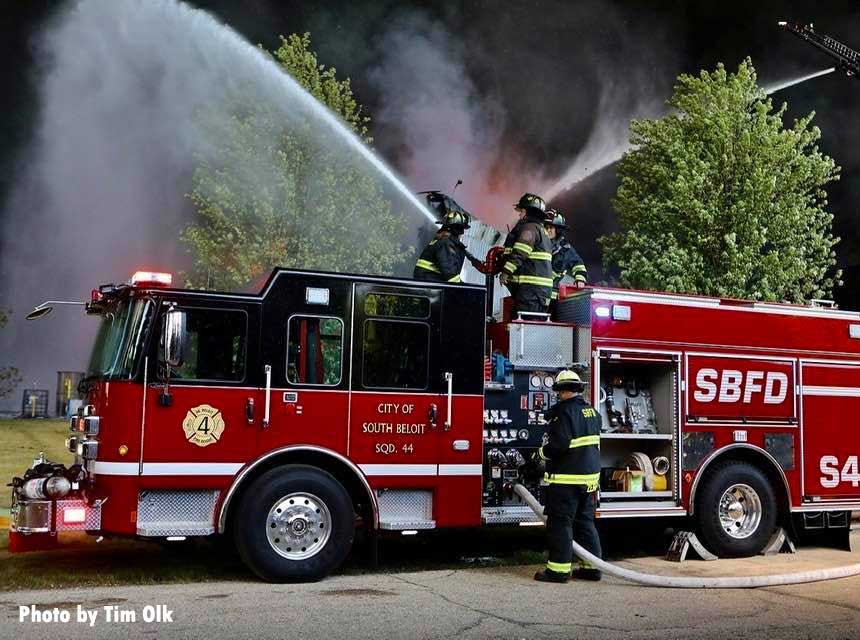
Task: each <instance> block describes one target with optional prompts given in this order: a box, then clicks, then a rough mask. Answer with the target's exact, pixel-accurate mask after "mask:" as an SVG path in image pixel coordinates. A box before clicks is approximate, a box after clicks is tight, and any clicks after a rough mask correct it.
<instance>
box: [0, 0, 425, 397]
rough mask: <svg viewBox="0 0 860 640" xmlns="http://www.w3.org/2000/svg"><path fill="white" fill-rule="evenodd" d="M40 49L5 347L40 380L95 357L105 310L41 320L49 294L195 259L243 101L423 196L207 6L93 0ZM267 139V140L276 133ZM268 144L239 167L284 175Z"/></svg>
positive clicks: (273, 179)
mask: <svg viewBox="0 0 860 640" xmlns="http://www.w3.org/2000/svg"><path fill="white" fill-rule="evenodd" d="M35 46H36V47H37V49H38V55H37V58H38V59H39V60H41V61H43V64H42V68H41V81H40V89H39V101H40V112H39V115H38V122H37V127H36V133H35V139H34V140H33V143H32V145H31V146H30V148H29V149H28V151H27V152H26V154H25V155H24V156H23V157H22V158H21V161H20V166H19V172H18V176H17V177H16V187H15V189H14V190H13V192H12V194H11V196H10V198H9V200H8V202H7V209H6V211H5V212H4V217H3V223H2V224H3V226H2V228H0V241H2V242H3V244H2V246H0V275H2V278H0V282H2V283H3V284H2V285H0V286H2V291H0V300H2V301H3V305H4V306H11V307H13V308H14V309H15V311H16V313H15V315H14V316H13V318H12V321H11V322H10V324H9V326H7V327H6V328H4V330H3V331H0V353H2V354H4V358H3V360H4V362H5V361H8V363H9V364H14V365H15V366H17V367H18V368H19V369H21V370H22V372H23V373H24V375H25V378H26V382H27V383H29V384H33V385H35V386H36V387H38V388H47V389H51V388H52V387H53V385H54V380H55V375H54V374H55V372H56V371H57V370H70V371H75V370H81V369H82V368H83V366H84V365H85V360H86V355H87V352H88V351H89V347H90V345H91V344H92V336H93V334H94V331H95V325H96V321H95V320H93V319H91V318H85V317H82V315H83V314H81V313H80V312H79V311H78V312H73V311H70V310H69V309H68V308H65V309H64V308H58V309H57V311H56V312H55V314H54V315H53V316H52V317H51V318H49V319H47V320H44V321H41V322H38V323H26V322H25V321H23V316H24V315H25V314H26V312H27V311H28V310H29V309H31V308H32V307H33V306H34V305H35V304H38V303H40V302H42V301H43V300H46V299H60V300H69V299H71V300H82V299H86V298H88V297H89V291H90V289H91V288H93V287H95V286H97V285H98V284H100V283H104V282H110V281H114V282H121V281H125V280H127V279H128V277H129V275H130V274H131V273H133V272H134V271H135V270H137V269H147V270H156V271H159V270H165V271H174V272H175V271H177V270H178V269H182V268H183V267H185V266H187V257H186V256H184V254H183V253H182V249H181V247H180V245H179V242H178V237H179V232H180V230H181V229H183V228H184V227H185V226H186V225H187V223H188V222H189V221H190V220H191V219H192V218H191V217H192V214H193V211H192V209H191V205H190V203H189V201H188V200H187V198H186V197H185V194H187V193H188V192H189V191H190V190H191V178H192V174H193V172H194V169H195V167H197V166H199V163H200V162H201V161H207V162H210V163H211V164H213V165H214V166H216V167H217V166H219V162H218V157H217V154H218V153H219V147H218V142H219V139H218V131H219V127H218V126H212V120H213V118H214V120H215V121H216V123H217V122H220V123H221V125H223V124H224V123H225V122H227V121H229V119H230V118H231V117H232V115H233V108H234V107H235V105H236V104H237V101H238V102H239V103H240V104H241V103H246V104H255V105H257V104H259V105H266V108H268V109H270V110H271V111H272V113H274V114H275V122H277V123H279V126H282V127H284V130H301V131H310V132H312V135H311V139H310V140H308V141H307V145H308V148H307V149H306V151H307V153H308V154H309V157H316V156H315V155H314V151H315V149H321V150H325V151H326V152H327V153H328V157H331V156H332V155H335V156H336V157H337V158H338V162H339V163H341V164H342V165H344V166H351V167H353V168H355V169H356V170H357V171H360V172H361V173H360V175H361V176H362V179H363V177H364V176H366V177H368V178H370V179H373V180H375V181H377V183H379V184H380V185H382V187H381V188H384V189H385V190H386V193H387V194H389V195H390V196H396V197H397V198H398V199H395V200H394V202H393V204H394V209H395V210H396V211H401V212H404V214H405V213H409V214H410V215H414V214H415V211H416V208H415V207H416V206H418V207H421V204H420V203H419V202H418V201H417V200H415V198H414V196H413V195H412V194H411V193H410V192H409V190H408V189H407V188H406V187H405V186H404V185H403V184H402V183H400V182H399V181H398V180H397V178H396V177H395V176H394V175H393V174H392V173H391V172H390V170H389V169H388V168H387V167H386V166H385V165H384V164H383V163H382V162H381V161H380V160H379V159H378V158H376V157H375V156H374V155H373V154H372V153H371V152H370V151H368V150H367V149H366V148H364V147H363V146H362V145H361V143H360V142H359V141H358V139H357V138H355V136H353V135H352V134H350V133H347V130H346V129H345V128H344V127H343V126H342V125H341V124H339V122H338V121H337V120H336V119H335V118H334V117H333V116H332V115H331V114H330V113H329V112H328V111H327V110H325V109H322V108H321V107H320V106H319V104H318V103H317V102H316V101H315V100H314V99H313V98H312V97H310V95H309V94H307V93H306V92H304V91H303V90H302V89H301V88H299V87H298V85H297V84H296V83H295V82H294V81H293V80H292V79H290V78H289V77H288V76H286V75H285V74H283V73H282V72H281V71H280V70H279V68H278V67H277V65H275V63H273V62H272V61H270V60H269V59H268V58H267V57H266V56H264V55H263V54H262V53H261V52H260V51H259V50H258V49H257V48H255V47H253V46H251V45H250V44H248V43H247V42H245V41H244V40H242V39H241V38H240V37H239V36H238V35H236V34H235V33H234V32H233V31H231V30H230V29H228V28H227V27H225V26H223V25H220V24H218V23H217V22H216V21H215V20H214V19H212V18H211V16H209V15H208V14H206V13H204V12H202V11H197V10H193V9H190V8H189V7H187V6H185V5H183V4H180V3H179V2H176V1H175V0H146V1H143V0H110V1H108V0H82V1H80V2H76V3H74V4H73V5H71V7H70V8H69V9H68V10H67V11H65V12H63V13H62V14H61V15H59V16H57V18H56V19H55V20H54V21H53V22H52V23H51V24H50V25H49V27H48V28H47V29H46V30H45V32H44V33H43V34H41V36H40V37H39V38H38V39H37V40H36V42H35ZM201 109H204V110H205V112H206V113H207V114H208V117H207V118H205V119H203V118H201V117H200V114H201ZM271 133H272V135H275V136H277V135H278V131H277V130H275V131H272V132H271ZM262 138H263V136H258V137H257V138H255V140H257V141H260V144H261V145H262V144H266V143H267V142H268V141H267V140H265V139H262ZM267 153H268V154H269V155H267ZM270 154H271V151H270V150H269V149H268V148H267V149H259V152H257V150H255V149H252V150H250V152H249V153H247V154H246V155H245V158H246V162H245V164H243V166H240V167H228V168H227V169H228V170H231V171H234V172H244V175H245V176H247V179H248V180H254V184H257V183H261V184H268V185H277V184H279V181H278V178H279V177H280V178H281V182H283V178H282V176H279V175H278V174H277V168H276V167H275V166H273V163H266V162H265V161H264V159H265V158H267V157H270ZM255 158H256V159H257V161H255V160H254V159H255ZM327 169H331V168H330V167H327ZM323 173H324V172H323V171H318V170H317V169H316V168H314V167H308V175H309V176H310V177H309V178H307V180H308V181H309V182H310V183H311V184H309V186H308V188H307V192H308V193H314V189H315V188H316V187H315V185H314V184H313V181H314V180H318V181H320V183H321V184H322V181H323V180H324V179H326V178H327V177H330V175H331V171H329V173H328V175H327V176H323ZM317 175H318V176H320V177H319V178H315V177H314V176H317ZM252 197H253V196H252ZM242 204H243V203H241V202H239V203H237V205H239V206H241V205H242ZM312 205H313V203H311V202H307V203H305V205H304V207H302V208H303V209H307V210H311V209H312ZM343 216H344V217H348V218H350V225H349V229H350V230H351V231H352V233H353V235H354V236H355V238H368V237H371V236H370V234H371V232H373V229H369V228H366V227H367V226H368V225H366V224H365V223H364V221H363V220H362V216H361V213H360V212H358V211H352V210H346V211H343ZM416 224H417V226H419V227H420V226H421V225H422V224H424V220H423V219H419V220H417V222H416ZM376 233H377V236H378V235H379V232H378V230H377V231H376ZM355 238H351V240H354V239H355ZM273 266H274V265H273ZM51 322H53V323H55V324H54V329H53V334H52V333H51V332H52V328H51V327H49V326H48V323H51ZM57 327H59V329H57ZM17 400H19V399H18V398H11V399H8V400H6V406H7V407H9V408H11V407H13V406H15V404H16V401H17Z"/></svg>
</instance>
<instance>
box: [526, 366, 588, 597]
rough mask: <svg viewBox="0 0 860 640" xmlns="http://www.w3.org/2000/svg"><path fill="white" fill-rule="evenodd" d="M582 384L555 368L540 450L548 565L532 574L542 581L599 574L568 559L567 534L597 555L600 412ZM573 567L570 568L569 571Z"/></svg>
mask: <svg viewBox="0 0 860 640" xmlns="http://www.w3.org/2000/svg"><path fill="white" fill-rule="evenodd" d="M584 388H585V385H584V384H583V382H582V381H581V380H580V378H579V376H578V375H577V374H576V373H574V372H573V371H562V372H560V373H559V374H558V377H556V379H555V384H554V385H553V390H554V391H556V392H557V393H558V402H557V403H556V404H555V406H553V407H552V408H551V409H550V410H549V412H548V418H549V426H548V427H547V438H546V444H544V445H543V446H542V447H541V448H540V450H539V451H538V456H539V457H540V458H541V459H542V460H544V461H545V462H546V473H545V474H544V479H545V480H546V482H547V483H548V485H549V486H548V487H547V491H546V508H545V509H544V512H545V514H546V516H547V519H546V535H547V546H548V547H549V560H548V562H547V563H546V569H545V570H543V571H539V572H538V573H536V574H535V580H539V581H541V582H567V580H568V577H571V576H572V577H573V578H578V579H582V580H600V578H601V574H600V571H599V570H597V569H595V568H593V567H592V566H591V565H589V564H588V563H586V562H584V561H581V560H579V561H577V562H576V563H575V565H574V564H573V563H572V562H571V560H572V556H573V549H572V547H571V540H576V542H577V543H579V544H580V545H581V546H582V547H584V548H585V549H586V550H588V551H590V552H591V553H593V554H594V555H595V556H597V557H598V558H599V557H601V550H600V537H599V536H598V534H597V528H596V527H595V525H594V508H595V498H596V495H597V494H596V492H597V490H598V488H599V484H600V425H601V419H600V414H598V412H597V410H596V409H595V408H594V407H592V406H591V405H590V404H589V403H588V402H586V400H585V398H584V397H583V395H582V392H583V390H584ZM571 569H573V571H571Z"/></svg>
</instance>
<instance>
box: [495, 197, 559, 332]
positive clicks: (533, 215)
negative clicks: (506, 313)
mask: <svg viewBox="0 0 860 640" xmlns="http://www.w3.org/2000/svg"><path fill="white" fill-rule="evenodd" d="M514 209H516V210H517V211H519V212H520V220H519V221H518V222H517V224H516V225H514V228H513V229H511V232H510V233H509V234H508V237H507V238H506V239H505V253H504V255H503V257H502V265H501V275H500V276H499V282H501V283H502V284H503V285H505V286H506V287H507V288H508V289H509V290H510V292H511V295H512V296H513V298H514V317H516V314H517V313H518V312H520V311H531V312H538V313H546V312H547V308H548V307H549V301H550V298H551V296H552V243H551V242H550V239H549V236H548V235H547V234H546V229H544V226H543V223H544V218H545V215H546V214H545V210H546V205H545V204H544V201H543V198H541V197H540V196H536V195H534V194H533V193H524V194H523V196H522V197H521V198H520V199H519V201H518V202H517V203H516V204H515V205H514Z"/></svg>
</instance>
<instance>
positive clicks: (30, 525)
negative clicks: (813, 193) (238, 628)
mask: <svg viewBox="0 0 860 640" xmlns="http://www.w3.org/2000/svg"><path fill="white" fill-rule="evenodd" d="M166 285H168V283H167V281H166V279H165V278H163V277H161V276H160V274H145V273H144V274H136V277H135V278H133V279H132V281H131V282H130V283H129V284H128V285H118V286H114V285H106V286H103V287H101V288H100V289H99V290H98V291H97V292H94V295H93V301H92V302H91V303H90V304H89V305H88V312H89V313H91V314H93V315H97V316H99V318H100V321H101V328H100V331H99V334H98V337H97V340H96V344H95V347H94V351H93V356H92V361H91V363H90V367H89V372H88V377H87V378H86V380H85V384H86V387H87V399H86V405H85V408H84V409H83V410H82V412H81V415H79V416H77V417H75V418H73V419H72V420H71V424H70V436H69V439H68V447H69V450H70V451H71V452H73V453H74V454H75V464H73V465H72V466H70V467H68V468H67V467H66V466H65V465H62V464H59V463H54V462H50V461H47V460H44V459H39V460H36V461H35V462H34V464H33V466H32V467H31V468H30V469H28V470H27V472H26V473H25V474H23V476H22V477H21V478H16V479H15V480H14V481H13V511H12V532H11V539H10V540H11V542H10V548H11V550H13V551H24V550H27V549H30V548H35V547H37V546H40V545H42V544H43V543H44V542H45V541H54V540H56V534H57V532H62V531H70V530H72V531H74V530H78V531H87V532H90V533H93V534H99V535H125V536H137V537H141V538H150V539H165V538H168V539H169V538H177V537H189V536H208V535H227V536H230V537H231V538H232V539H233V540H234V541H235V544H236V546H237V548H238V550H239V553H240V555H241V557H242V558H243V560H244V561H245V562H246V563H247V564H248V566H249V567H250V568H251V569H252V570H253V571H254V572H255V573H257V574H258V575H259V576H261V577H262V578H264V579H267V580H294V579H318V578H320V577H323V576H325V575H326V574H328V573H330V572H331V571H332V570H334V569H335V568H336V567H337V566H338V565H339V564H340V563H341V562H342V561H343V560H344V558H345V557H346V556H347V554H348V553H349V551H350V548H351V546H352V542H353V538H354V534H355V531H356V529H357V528H364V529H366V530H367V531H368V532H369V533H371V534H372V535H374V536H375V535H376V534H378V533H380V532H385V531H392V532H402V531H408V532H413V531H420V530H426V529H436V528H444V527H476V526H481V525H492V524H514V523H530V522H536V521H537V517H536V516H535V514H534V513H533V512H532V511H531V510H530V509H529V508H528V507H527V506H525V505H524V504H523V503H522V502H521V501H520V500H519V498H518V497H517V496H516V494H514V493H513V491H512V490H511V487H512V485H513V484H514V483H518V482H519V483H523V484H525V485H526V487H527V488H529V490H530V491H532V492H533V493H535V494H536V495H537V496H538V497H539V498H540V497H542V495H543V490H544V484H543V479H542V474H541V470H540V468H539V467H538V464H537V463H536V462H535V461H534V460H533V458H534V456H533V454H534V452H535V451H536V450H537V448H538V447H539V446H540V444H541V441H542V438H543V435H544V432H545V429H546V425H547V418H546V412H547V410H548V409H549V408H550V407H551V406H552V405H553V404H554V403H555V401H556V398H555V395H554V393H553V391H552V380H553V377H554V376H555V375H556V374H557V372H558V371H560V370H561V369H565V368H573V369H575V370H577V371H578V372H579V374H580V375H581V376H582V377H583V378H584V379H585V380H587V382H588V387H587V390H586V393H587V395H588V397H589V399H590V401H591V402H592V403H593V404H594V406H595V407H597V408H598V409H599V411H600V414H601V416H602V417H603V433H602V436H601V458H602V466H603V472H602V474H601V493H600V498H601V502H600V509H599V511H598V516H599V517H600V518H636V517H657V516H677V517H689V518H692V520H693V522H694V525H695V526H696V528H697V529H698V531H699V532H700V535H701V537H702V539H703V541H704V542H705V544H706V546H708V547H709V548H710V549H711V550H712V551H714V552H715V553H717V554H719V555H729V556H731V555H734V556H738V555H750V554H754V553H757V552H758V551H759V550H761V548H762V547H763V546H764V545H765V544H766V542H767V541H768V539H769V537H770V536H771V534H772V533H773V531H774V530H775V528H776V527H777V526H778V525H782V526H786V527H790V525H791V524H792V523H795V524H799V525H801V526H807V527H811V528H812V527H820V528H828V527H830V528H844V529H845V530H846V531H847V527H848V524H849V517H848V516H849V512H850V510H851V509H858V508H860V469H858V455H860V435H858V434H856V433H855V431H853V430H851V429H849V428H847V427H848V425H850V423H851V420H852V419H853V415H854V414H855V413H856V411H857V409H858V408H860V314H857V313H848V312H843V311H839V310H835V309H826V308H820V307H804V306H797V305H778V304H763V303H753V302H745V301H735V300H721V299H717V298H705V297H697V296H686V295H672V294H659V293H645V292H635V291H626V290H616V289H606V288H585V289H573V288H566V287H563V289H562V292H561V293H562V295H561V299H560V302H559V308H558V314H557V316H558V317H557V321H554V322H550V321H549V320H548V319H547V318H541V317H537V318H535V317H531V318H530V319H526V320H523V319H513V318H511V317H510V314H509V313H507V314H504V316H503V317H502V318H498V319H489V320H488V319H487V317H486V289H485V288H484V287H482V286H475V285H466V284H456V285H449V284H430V283H426V282H417V281H413V280H401V279H395V278H382V277H367V276H356V275H344V274H330V273H314V272H306V271H300V270H292V269H277V270H275V271H274V272H273V273H272V275H271V276H270V277H269V279H268V281H267V282H266V283H265V285H264V286H263V288H262V290H261V291H260V292H258V293H254V294H226V293H211V292H202V291H192V290H183V289H174V288H170V287H169V286H166Z"/></svg>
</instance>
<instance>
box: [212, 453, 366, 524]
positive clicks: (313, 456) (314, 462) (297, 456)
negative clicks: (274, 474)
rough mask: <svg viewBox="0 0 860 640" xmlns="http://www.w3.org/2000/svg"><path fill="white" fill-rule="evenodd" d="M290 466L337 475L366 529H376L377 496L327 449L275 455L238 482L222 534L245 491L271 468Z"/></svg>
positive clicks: (228, 503)
mask: <svg viewBox="0 0 860 640" xmlns="http://www.w3.org/2000/svg"><path fill="white" fill-rule="evenodd" d="M290 464H302V465H306V466H310V467H316V468H318V469H322V470H323V471H327V472H328V473H330V474H331V475H333V476H334V477H335V479H337V481H338V482H340V483H341V484H342V485H343V487H344V489H346V491H347V493H349V497H350V498H351V499H352V504H353V508H354V509H355V512H356V514H358V516H360V517H361V519H362V526H364V527H370V528H376V504H375V501H374V499H373V496H372V495H371V494H370V493H369V491H368V490H369V487H367V486H366V485H365V483H364V482H363V481H362V480H363V479H362V478H361V477H360V476H359V475H358V472H357V471H356V470H355V469H353V468H352V467H351V466H350V465H349V464H348V463H346V462H344V461H342V460H339V459H338V458H337V457H336V456H335V455H332V454H331V453H328V452H326V451H325V450H322V449H307V448H301V449H294V450H287V451H283V452H281V453H278V454H275V455H272V456H270V457H269V458H266V459H264V460H262V461H261V462H259V463H258V464H257V465H256V466H254V467H252V468H251V470H250V471H249V472H248V473H247V475H245V476H244V477H240V478H239V479H238V482H239V485H238V487H236V489H235V491H234V492H233V494H232V495H230V494H228V496H227V498H226V499H227V500H229V502H227V504H226V505H225V506H222V509H226V514H222V515H221V518H220V520H221V521H222V522H223V523H224V527H223V528H222V529H221V530H220V531H219V533H225V532H226V531H227V530H229V529H231V527H232V524H233V516H234V514H235V513H236V508H237V506H238V504H239V503H240V502H241V501H242V496H243V495H244V494H245V491H247V489H248V487H250V486H251V484H253V482H254V480H256V479H257V478H258V477H260V476H261V475H262V474H264V473H266V472H267V471H269V470H270V469H274V468H275V467H282V466H286V465H290Z"/></svg>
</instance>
